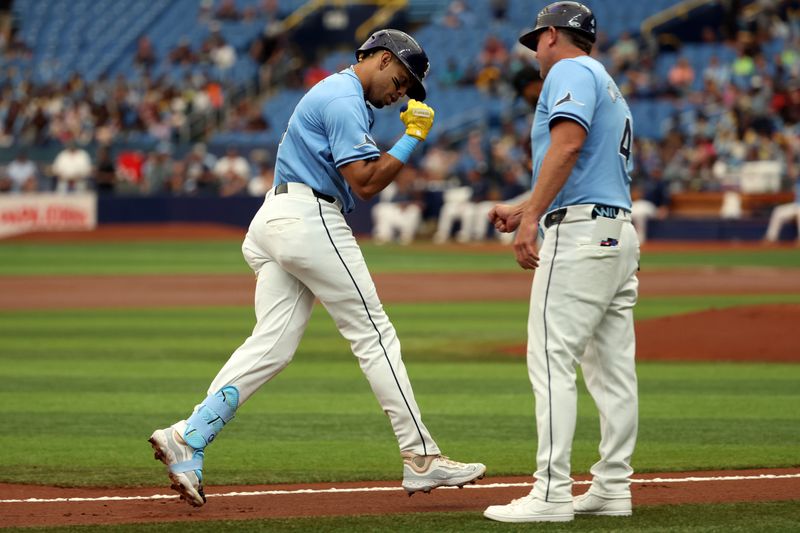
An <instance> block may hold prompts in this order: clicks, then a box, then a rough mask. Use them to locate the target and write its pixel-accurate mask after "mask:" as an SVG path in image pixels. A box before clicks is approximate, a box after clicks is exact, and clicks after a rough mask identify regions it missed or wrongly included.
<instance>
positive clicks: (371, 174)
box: [340, 152, 403, 200]
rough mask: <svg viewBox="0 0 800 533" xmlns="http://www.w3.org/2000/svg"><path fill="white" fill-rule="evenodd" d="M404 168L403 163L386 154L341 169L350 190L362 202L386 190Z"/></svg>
mask: <svg viewBox="0 0 800 533" xmlns="http://www.w3.org/2000/svg"><path fill="white" fill-rule="evenodd" d="M401 168H403V162H402V161H400V160H398V159H396V158H394V157H392V156H391V155H389V153H388V152H384V153H382V154H381V155H380V157H379V158H377V159H372V160H369V161H356V162H353V163H350V164H349V165H346V167H343V168H341V169H340V170H341V172H342V175H344V177H345V179H347V182H348V183H349V184H350V188H351V189H352V190H353V192H354V193H355V194H356V196H358V197H359V198H360V199H362V200H369V199H370V198H372V197H373V196H375V195H376V194H378V193H380V192H381V191H382V190H383V189H385V188H386V187H387V186H388V185H389V184H390V183H391V182H392V181H393V180H394V178H395V176H397V173H398V172H400V169H401Z"/></svg>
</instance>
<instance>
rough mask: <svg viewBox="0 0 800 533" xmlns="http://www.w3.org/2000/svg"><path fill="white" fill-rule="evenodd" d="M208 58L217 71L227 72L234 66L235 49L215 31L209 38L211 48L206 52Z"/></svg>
mask: <svg viewBox="0 0 800 533" xmlns="http://www.w3.org/2000/svg"><path fill="white" fill-rule="evenodd" d="M208 57H209V58H210V59H211V62H212V63H213V64H214V66H215V67H217V68H218V69H220V70H228V69H229V68H231V67H232V66H233V65H234V64H236V49H235V48H234V47H233V46H231V45H230V43H228V42H227V41H226V40H225V39H224V38H223V37H222V34H221V33H219V32H218V31H217V32H214V33H213V34H212V36H211V47H210V49H209V51H208Z"/></svg>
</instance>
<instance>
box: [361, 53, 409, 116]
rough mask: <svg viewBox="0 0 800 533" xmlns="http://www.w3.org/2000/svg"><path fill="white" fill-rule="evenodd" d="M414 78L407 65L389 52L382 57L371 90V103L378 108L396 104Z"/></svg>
mask: <svg viewBox="0 0 800 533" xmlns="http://www.w3.org/2000/svg"><path fill="white" fill-rule="evenodd" d="M412 79H413V78H412V77H411V73H409V72H408V70H407V69H406V67H405V65H403V64H402V63H401V62H400V61H399V60H398V59H397V58H395V57H394V55H392V54H391V53H388V52H387V53H386V54H385V55H384V56H383V57H382V58H381V64H380V70H379V71H378V72H377V73H376V76H375V80H374V83H373V85H372V88H371V90H370V94H369V103H370V104H372V105H373V106H375V107H377V108H381V107H384V106H387V105H392V104H394V103H395V102H397V101H398V100H399V99H401V98H402V97H403V96H405V95H406V93H407V92H408V89H409V88H410V87H411V83H412Z"/></svg>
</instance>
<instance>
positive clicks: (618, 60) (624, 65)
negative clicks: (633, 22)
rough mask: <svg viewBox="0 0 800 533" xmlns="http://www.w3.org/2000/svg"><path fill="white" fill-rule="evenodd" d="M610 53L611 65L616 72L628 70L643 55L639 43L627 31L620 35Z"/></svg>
mask: <svg viewBox="0 0 800 533" xmlns="http://www.w3.org/2000/svg"><path fill="white" fill-rule="evenodd" d="M608 54H609V56H610V58H611V67H612V69H613V70H615V71H616V72H622V71H624V70H627V69H628V68H629V67H630V66H631V65H633V64H634V63H635V62H636V61H638V60H639V58H640V57H641V54H640V47H639V43H637V42H636V40H635V39H634V38H633V37H631V34H630V32H627V31H623V32H622V33H621V34H620V35H619V37H618V38H617V40H616V42H615V43H614V44H613V45H611V47H610V48H609V50H608Z"/></svg>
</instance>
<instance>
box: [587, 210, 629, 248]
mask: <svg viewBox="0 0 800 533" xmlns="http://www.w3.org/2000/svg"><path fill="white" fill-rule="evenodd" d="M620 233H622V220H620V219H616V218H605V217H597V218H596V219H595V221H594V230H593V231H592V244H594V245H599V246H618V245H619V236H620Z"/></svg>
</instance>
